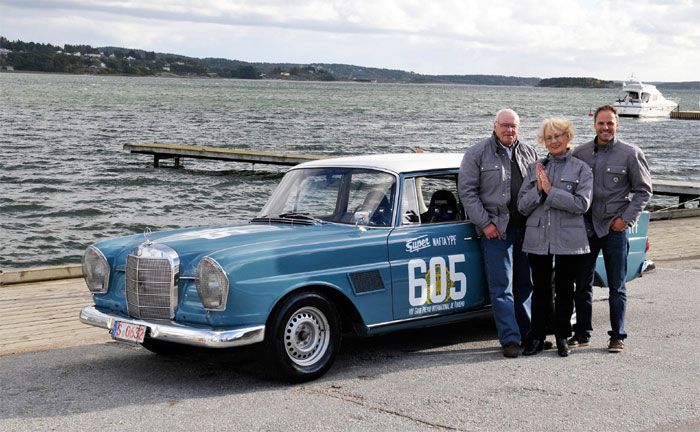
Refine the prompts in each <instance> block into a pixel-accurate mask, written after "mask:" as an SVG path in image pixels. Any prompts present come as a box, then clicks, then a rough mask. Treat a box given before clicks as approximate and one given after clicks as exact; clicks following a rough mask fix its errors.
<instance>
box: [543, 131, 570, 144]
mask: <svg viewBox="0 0 700 432" xmlns="http://www.w3.org/2000/svg"><path fill="white" fill-rule="evenodd" d="M564 135H566V132H562V133H560V134H556V135H547V136H546V137H544V140H545V142H546V141H558V140H559V138H561V137H563V136H564Z"/></svg>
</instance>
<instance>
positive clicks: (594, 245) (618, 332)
mask: <svg viewBox="0 0 700 432" xmlns="http://www.w3.org/2000/svg"><path fill="white" fill-rule="evenodd" d="M588 244H589V245H590V247H591V252H590V253H589V254H587V255H586V256H584V258H583V262H584V266H585V269H584V271H582V272H581V277H580V278H577V281H576V293H575V294H574V303H575V304H576V325H575V326H574V333H576V334H577V335H581V336H585V337H591V332H592V330H593V323H592V310H593V278H594V276H595V265H596V259H597V258H598V254H599V253H600V251H601V250H602V251H603V261H604V262H605V273H606V274H607V275H608V287H610V295H609V298H608V304H609V307H610V327H611V330H610V331H609V332H608V335H609V336H610V338H611V339H620V340H623V339H625V338H626V337H627V333H626V332H625V313H626V311H627V287H626V286H625V279H626V278H627V254H628V253H629V250H630V244H629V239H628V236H627V230H624V231H612V230H611V231H610V232H609V233H608V234H607V235H606V236H604V237H601V238H598V236H597V235H595V234H594V235H593V237H588Z"/></svg>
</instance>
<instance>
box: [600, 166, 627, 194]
mask: <svg viewBox="0 0 700 432" xmlns="http://www.w3.org/2000/svg"><path fill="white" fill-rule="evenodd" d="M603 181H604V183H605V187H607V188H608V189H611V190H616V189H622V188H626V187H627V182H628V180H627V167H625V166H622V165H609V166H607V167H606V168H605V177H604V180H603Z"/></svg>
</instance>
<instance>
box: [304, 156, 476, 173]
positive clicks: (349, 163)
mask: <svg viewBox="0 0 700 432" xmlns="http://www.w3.org/2000/svg"><path fill="white" fill-rule="evenodd" d="M462 156H464V155H463V154H462V153H385V154H372V155H364V156H347V157H338V158H329V159H318V160H315V161H310V162H304V163H302V164H299V165H297V166H295V167H294V168H292V169H297V168H325V167H343V168H370V169H379V170H384V171H390V172H394V173H397V174H398V173H407V172H416V171H429V170H435V169H451V168H459V165H460V163H461V162H462Z"/></svg>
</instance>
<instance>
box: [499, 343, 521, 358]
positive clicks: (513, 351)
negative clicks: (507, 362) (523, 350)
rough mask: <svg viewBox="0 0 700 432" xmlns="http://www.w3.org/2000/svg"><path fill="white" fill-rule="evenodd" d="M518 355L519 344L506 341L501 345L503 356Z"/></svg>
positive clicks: (513, 356)
mask: <svg viewBox="0 0 700 432" xmlns="http://www.w3.org/2000/svg"><path fill="white" fill-rule="evenodd" d="M519 355H520V345H519V344H517V343H515V342H508V343H507V344H505V346H504V347H503V356H504V357H510V358H515V357H517V356H519Z"/></svg>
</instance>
